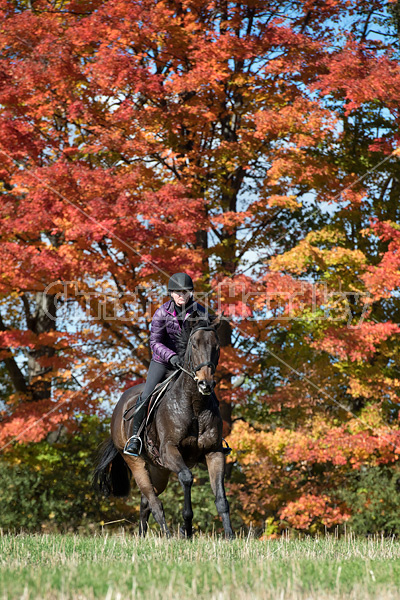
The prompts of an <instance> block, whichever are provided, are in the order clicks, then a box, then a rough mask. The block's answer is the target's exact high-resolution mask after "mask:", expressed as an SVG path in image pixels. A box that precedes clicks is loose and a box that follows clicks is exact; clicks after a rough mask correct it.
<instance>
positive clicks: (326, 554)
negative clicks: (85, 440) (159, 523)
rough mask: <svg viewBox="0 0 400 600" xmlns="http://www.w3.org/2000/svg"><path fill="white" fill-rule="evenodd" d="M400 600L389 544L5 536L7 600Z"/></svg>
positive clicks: (0, 548)
mask: <svg viewBox="0 0 400 600" xmlns="http://www.w3.org/2000/svg"><path fill="white" fill-rule="evenodd" d="M192 597H193V598H207V599H208V598H211V599H215V600H225V599H233V600H241V599H244V598H251V599H252V600H254V599H258V598H260V599H264V598H265V599H271V600H272V599H274V600H275V599H277V600H278V599H279V600H286V599H293V600H306V599H307V600H309V599H315V600H323V599H328V598H329V599H335V600H336V599H339V598H341V599H342V598H343V599H346V600H348V599H354V600H368V599H371V598H376V599H378V598H379V600H389V599H392V598H399V599H400V543H399V542H397V541H394V540H388V539H378V538H375V539H371V540H368V539H365V540H359V539H358V540H357V539H354V538H353V537H348V538H347V539H340V540H337V539H335V538H331V537H326V538H319V539H306V540H290V539H286V538H281V539H279V540H271V541H259V540H256V539H236V540H234V541H233V542H226V541H225V540H223V539H219V538H216V537H212V536H209V537H206V536H204V537H198V538H196V539H194V540H193V541H191V542H190V541H186V540H179V539H172V540H165V539H162V538H160V537H157V536H155V535H154V534H150V536H149V537H148V538H147V539H146V540H141V539H140V538H138V537H136V536H132V535H128V534H124V533H123V531H121V533H120V534H113V535H106V534H103V535H95V536H93V537H86V536H79V535H53V534H48V535H22V534H21V535H15V536H13V535H8V534H7V535H2V536H0V599H1V600H6V599H9V598H10V599H11V598H23V600H32V599H38V598H41V599H45V600H53V599H63V600H67V599H70V598H71V599H72V598H74V599H80V598H82V599H88V600H91V599H93V598H104V599H107V600H128V599H133V598H146V600H153V599H156V600H158V599H159V600H161V599H163V600H169V599H172V598H179V600H184V599H185V598H192Z"/></svg>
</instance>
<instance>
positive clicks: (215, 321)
mask: <svg viewBox="0 0 400 600" xmlns="http://www.w3.org/2000/svg"><path fill="white" fill-rule="evenodd" d="M223 316H224V313H221V314H219V315H209V317H208V318H209V321H210V325H212V326H213V327H215V329H218V327H219V326H220V325H221V322H222V319H223Z"/></svg>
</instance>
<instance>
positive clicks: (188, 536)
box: [179, 527, 193, 540]
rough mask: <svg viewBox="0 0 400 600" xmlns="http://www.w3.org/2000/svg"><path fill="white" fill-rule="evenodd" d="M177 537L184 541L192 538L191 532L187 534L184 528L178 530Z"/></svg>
mask: <svg viewBox="0 0 400 600" xmlns="http://www.w3.org/2000/svg"><path fill="white" fill-rule="evenodd" d="M179 537H182V538H185V540H190V539H192V537H193V532H192V533H190V534H188V533H187V531H186V529H185V528H184V527H180V528H179Z"/></svg>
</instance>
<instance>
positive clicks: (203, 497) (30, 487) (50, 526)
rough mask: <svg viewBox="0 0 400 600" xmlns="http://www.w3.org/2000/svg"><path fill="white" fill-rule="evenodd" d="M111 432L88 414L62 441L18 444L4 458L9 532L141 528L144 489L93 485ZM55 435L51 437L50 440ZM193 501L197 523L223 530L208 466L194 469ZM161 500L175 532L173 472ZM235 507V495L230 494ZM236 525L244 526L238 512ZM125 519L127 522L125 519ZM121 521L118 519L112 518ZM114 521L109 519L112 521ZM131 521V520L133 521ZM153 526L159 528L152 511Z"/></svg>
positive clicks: (179, 499)
mask: <svg viewBox="0 0 400 600" xmlns="http://www.w3.org/2000/svg"><path fill="white" fill-rule="evenodd" d="M108 435H109V424H108V422H101V421H100V420H99V419H98V418H97V417H94V416H92V417H84V418H83V419H82V420H81V421H80V423H79V431H77V432H76V433H75V434H74V435H65V434H62V435H61V436H60V438H59V439H58V440H57V441H54V442H52V441H51V436H49V437H48V440H47V441H42V442H39V443H36V444H34V443H32V444H27V445H22V444H20V445H18V446H16V447H15V448H14V449H13V452H12V453H9V454H8V455H6V456H3V457H2V459H1V460H0V503H1V507H2V510H1V513H0V527H1V528H2V529H3V530H5V531H19V530H24V531H95V530H99V529H100V528H101V527H105V528H106V530H107V531H111V530H113V529H115V528H118V527H120V526H121V524H123V525H126V526H127V528H128V530H132V531H133V530H137V528H138V520H139V506H140V493H139V490H138V489H137V487H136V485H135V484H134V483H133V485H132V490H131V494H130V496H129V498H127V499H120V498H118V499H115V498H112V497H110V498H105V497H103V496H101V495H99V494H97V493H96V492H95V490H94V489H93V488H92V484H91V476H92V471H93V465H94V461H95V458H96V455H97V449H98V446H99V444H100V443H101V442H102V441H103V440H104V439H105V438H107V437H108ZM49 439H50V441H49ZM193 474H194V485H193V488H192V503H193V511H194V520H193V524H194V528H195V530H197V531H201V532H210V531H213V530H215V531H220V530H221V529H222V525H221V520H220V518H219V516H218V514H217V510H216V508H215V504H214V494H213V493H212V490H211V487H210V482H209V477H208V472H207V470H206V468H205V467H202V466H200V467H197V468H195V469H194V470H193ZM161 500H162V502H163V504H164V508H165V513H166V517H167V522H168V525H169V526H170V528H171V529H172V530H173V531H177V529H178V527H179V525H181V524H182V508H183V491H182V488H181V485H180V483H179V481H178V479H177V477H176V476H171V479H170V482H169V484H168V487H167V489H166V491H165V492H164V493H163V494H162V496H161ZM229 500H230V503H231V509H232V506H233V507H235V506H236V502H237V501H236V500H235V499H234V498H229ZM232 512H233V524H234V526H235V528H236V529H239V527H240V526H241V525H242V521H241V520H240V518H239V517H236V518H235V511H234V509H233V510H232ZM125 519H126V521H125ZM113 521H117V523H110V522H113ZM108 523H109V524H108ZM129 523H131V524H129ZM149 525H150V527H151V528H153V529H154V530H155V531H157V530H158V525H156V523H155V521H154V519H153V518H152V516H150V521H149Z"/></svg>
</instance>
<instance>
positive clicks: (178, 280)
mask: <svg viewBox="0 0 400 600" xmlns="http://www.w3.org/2000/svg"><path fill="white" fill-rule="evenodd" d="M182 290H188V291H190V292H191V291H193V281H192V278H191V277H190V276H189V275H187V273H175V275H172V277H170V279H169V281H168V291H169V292H181V291H182Z"/></svg>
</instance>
